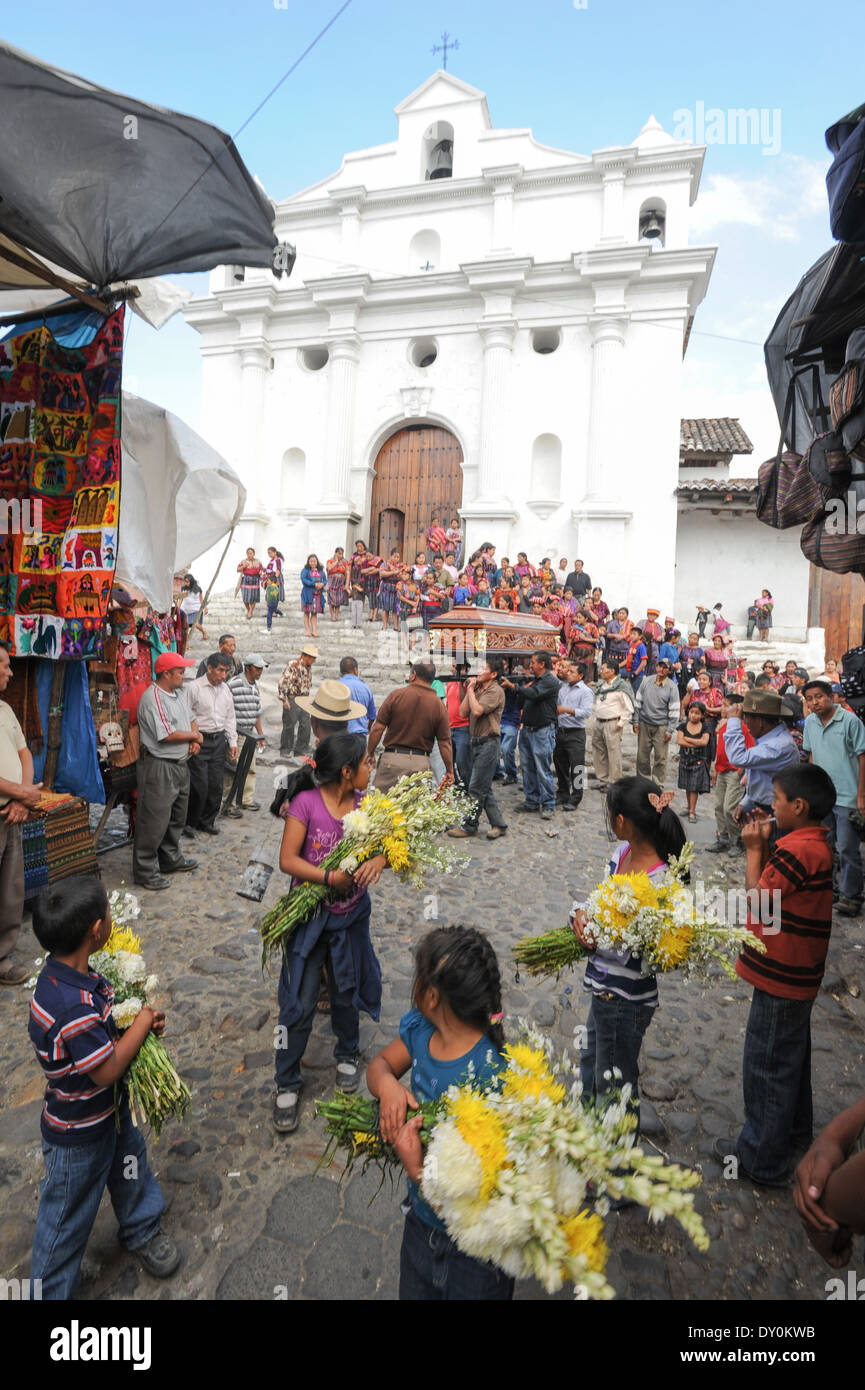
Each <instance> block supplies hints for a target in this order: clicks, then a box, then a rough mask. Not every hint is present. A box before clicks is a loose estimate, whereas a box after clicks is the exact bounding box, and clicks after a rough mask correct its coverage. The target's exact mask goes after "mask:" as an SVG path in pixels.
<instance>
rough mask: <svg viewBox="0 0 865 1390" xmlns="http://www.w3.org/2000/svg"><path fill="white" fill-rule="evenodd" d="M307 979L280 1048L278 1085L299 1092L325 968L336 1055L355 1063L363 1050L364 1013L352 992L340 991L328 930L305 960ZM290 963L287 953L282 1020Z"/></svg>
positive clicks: (280, 994) (280, 995)
mask: <svg viewBox="0 0 865 1390" xmlns="http://www.w3.org/2000/svg"><path fill="white" fill-rule="evenodd" d="M302 965H303V979H302V981H301V984H300V1006H301V1009H302V1013H301V1016H300V1018H299V1019H298V1020H297V1021H296V1022H295V1023H293V1024H292V1025H291V1026H290V1027H289V1026H286V1029H285V1037H284V1039H282V1041H283V1042H284V1043H285V1046H284V1047H283V1046H280V1047H278V1048H277V1049H276V1085H277V1089H278V1090H280V1091H299V1090H301V1089H302V1087H303V1078H302V1076H301V1073H300V1059H301V1057H302V1056H303V1054H304V1052H305V1051H306V1045H307V1043H308V1042H309V1035H310V1033H311V1032H312V1025H313V1021H314V1019H315V1008H316V1005H317V1003H318V998H319V994H320V993H321V970H322V966H324V965H326V967H327V992H328V995H329V997H330V1022H331V1027H332V1028H333V1031H334V1033H335V1034H336V1046H335V1047H334V1049H333V1055H334V1057H335V1058H336V1060H337V1061H338V1062H353V1061H354V1059H355V1058H356V1057H357V1055H358V1053H359V1052H360V1014H359V1013H358V1011H357V1009H356V1008H355V1007H354V1005H353V1004H352V1002H351V999H352V996H351V994H350V993H345V994H340V992H339V990H338V989H337V987H336V983H335V981H334V978H333V971H332V969H331V963H330V954H329V952H328V949H327V933H326V932H322V934H321V936H320V937H319V939H318V941H317V942H316V943H315V945H314V946H313V948H312V950H311V951H310V953H309V955H308V956H307V957H306V960H305V961H304V962H302ZM288 986H289V979H288V966H287V964H286V958H285V955H283V958H282V970H281V971H280V975H279V989H278V991H277V999H278V1001H279V1008H280V1023H281V1022H282V1002H283V998H284V997H285V996H286V995H287V993H288Z"/></svg>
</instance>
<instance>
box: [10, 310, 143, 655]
mask: <svg viewBox="0 0 865 1390" xmlns="http://www.w3.org/2000/svg"><path fill="white" fill-rule="evenodd" d="M122 356H123V306H122V305H121V306H120V308H119V309H117V310H116V311H115V312H114V313H113V314H110V315H109V316H108V317H107V318H106V320H105V322H104V323H103V324H101V325H100V327H99V329H98V330H97V332H96V335H95V337H94V338H93V340H92V342H91V343H90V344H89V345H88V346H86V347H78V348H74V347H64V346H63V345H61V344H60V343H58V342H57V341H56V340H55V338H54V337H53V336H52V334H51V331H50V330H49V329H48V328H47V327H46V326H45V324H44V323H43V324H41V325H39V326H38V327H31V328H29V329H27V330H25V331H24V332H23V333H21V334H19V335H18V336H16V337H14V338H8V339H7V340H6V341H5V342H2V343H0V497H2V498H3V500H4V502H5V503H6V516H5V517H4V518H0V519H2V520H4V521H5V522H6V524H5V526H4V527H3V530H2V532H0V641H4V642H6V643H8V645H9V647H10V650H11V652H12V654H13V655H15V656H43V657H50V658H56V657H71V658H78V659H80V658H82V657H99V656H101V653H102V638H103V634H104V626H105V616H106V612H107V608H108V602H109V598H110V594H111V585H112V582H113V579H114V567H115V564H116V561H117V522H118V514H119V508H120V374H121V362H122ZM10 504H17V505H16V506H14V510H13V509H12V507H11V506H10Z"/></svg>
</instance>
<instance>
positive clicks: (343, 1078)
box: [336, 1061, 360, 1095]
mask: <svg viewBox="0 0 865 1390" xmlns="http://www.w3.org/2000/svg"><path fill="white" fill-rule="evenodd" d="M336 1084H337V1086H338V1087H339V1089H340V1090H341V1091H344V1092H345V1094H346V1095H351V1093H352V1092H353V1091H356V1090H357V1088H358V1086H359V1085H360V1067H359V1066H358V1064H357V1061H354V1062H346V1061H343V1062H337V1064H336Z"/></svg>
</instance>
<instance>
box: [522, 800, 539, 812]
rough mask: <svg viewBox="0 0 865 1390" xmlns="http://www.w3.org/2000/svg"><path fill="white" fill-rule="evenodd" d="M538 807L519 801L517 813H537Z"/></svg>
mask: <svg viewBox="0 0 865 1390" xmlns="http://www.w3.org/2000/svg"><path fill="white" fill-rule="evenodd" d="M540 809H541V808H540V806H530V805H529V803H528V801H521V802H520V804H519V806H518V807H517V810H518V811H539V810H540Z"/></svg>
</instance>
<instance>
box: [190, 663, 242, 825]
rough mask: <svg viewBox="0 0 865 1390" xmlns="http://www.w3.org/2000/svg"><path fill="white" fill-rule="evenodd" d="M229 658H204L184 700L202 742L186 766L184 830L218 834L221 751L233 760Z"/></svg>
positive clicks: (234, 732) (234, 736) (234, 729)
mask: <svg viewBox="0 0 865 1390" xmlns="http://www.w3.org/2000/svg"><path fill="white" fill-rule="evenodd" d="M232 665H233V662H232V659H231V657H230V656H228V655H223V654H222V653H221V652H214V654H213V655H212V656H209V657H208V658H207V664H206V668H205V672H204V675H203V676H199V677H198V679H197V680H194V681H190V683H189V685H188V686H187V688H186V698H187V700H188V702H189V710H190V713H191V715H192V717H193V719H194V720H195V722H196V724H197V725H198V731H199V733H200V734H201V736H202V739H203V742H202V745H201V752H200V753H199V754H198V757H197V758H194V759H193V761H192V762H191V763H190V765H189V808H188V810H187V813H186V829H187V832H188V831H190V830H191V831H193V832H194V831H196V830H202V831H203V832H204V833H205V835H218V834H219V828H218V826H217V825H216V817H217V815H218V814H219V808H220V806H221V805H222V781H223V776H224V773H225V750H226V746H227V747H228V751H229V756H230V757H231V761H232V762H234V761H236V759H237V721H236V719H235V715H234V700H233V698H232V694H231V691H230V690H229V689H228V686H227V685H226V684H225V682H226V681H227V680H228V679H229V677H230V676H231V668H232Z"/></svg>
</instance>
